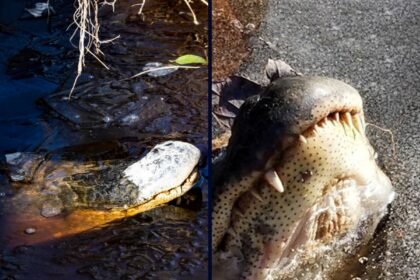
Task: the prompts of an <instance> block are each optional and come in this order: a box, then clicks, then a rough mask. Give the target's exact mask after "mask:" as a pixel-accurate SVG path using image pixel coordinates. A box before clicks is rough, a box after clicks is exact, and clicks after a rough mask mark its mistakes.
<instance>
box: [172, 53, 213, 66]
mask: <svg viewBox="0 0 420 280" xmlns="http://www.w3.org/2000/svg"><path fill="white" fill-rule="evenodd" d="M171 62H175V63H176V64H179V65H184V64H202V65H207V60H206V59H205V58H202V57H201V56H198V55H193V54H186V55H181V56H180V57H178V58H177V59H175V60H171Z"/></svg>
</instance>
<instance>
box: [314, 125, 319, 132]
mask: <svg viewBox="0 0 420 280" xmlns="http://www.w3.org/2000/svg"><path fill="white" fill-rule="evenodd" d="M318 129H319V126H318V124H315V125H314V129H313V132H314V133H315V134H318Z"/></svg>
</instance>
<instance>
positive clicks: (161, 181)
mask: <svg viewBox="0 0 420 280" xmlns="http://www.w3.org/2000/svg"><path fill="white" fill-rule="evenodd" d="M199 159H200V150H199V149H198V148H197V147H195V146H194V145H191V144H189V143H185V142H181V141H167V142H163V143H161V144H158V145H156V146H155V147H154V148H153V149H152V150H150V152H149V153H148V154H147V155H146V156H145V157H143V158H142V159H141V160H139V161H138V162H136V163H133V164H132V165H130V166H129V167H128V168H127V169H125V170H124V176H125V178H127V179H128V180H129V181H130V182H132V183H133V184H135V185H136V186H138V188H139V192H138V202H142V201H147V200H149V199H150V198H152V197H153V196H154V195H156V194H157V193H161V192H165V191H168V190H170V189H172V188H174V187H177V186H179V185H181V184H182V183H183V182H184V181H185V179H187V178H188V176H189V175H190V174H191V173H192V171H193V170H194V168H195V167H196V166H197V164H198V161H199Z"/></svg>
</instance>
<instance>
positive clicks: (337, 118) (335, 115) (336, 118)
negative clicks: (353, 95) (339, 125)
mask: <svg viewBox="0 0 420 280" xmlns="http://www.w3.org/2000/svg"><path fill="white" fill-rule="evenodd" d="M334 119H335V121H336V122H339V121H340V113H339V112H335V114H334Z"/></svg>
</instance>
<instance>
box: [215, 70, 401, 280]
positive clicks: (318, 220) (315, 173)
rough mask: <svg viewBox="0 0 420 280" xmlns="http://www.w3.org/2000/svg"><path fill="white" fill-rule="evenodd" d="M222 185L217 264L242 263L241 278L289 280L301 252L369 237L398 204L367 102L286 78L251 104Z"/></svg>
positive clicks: (218, 171) (239, 124)
mask: <svg viewBox="0 0 420 280" xmlns="http://www.w3.org/2000/svg"><path fill="white" fill-rule="evenodd" d="M213 183H214V187H215V191H214V200H213V201H214V205H213V213H212V222H213V224H212V227H213V235H212V247H213V252H215V254H214V256H216V258H215V259H216V262H217V258H218V257H217V256H219V257H220V254H221V253H225V254H228V255H230V256H231V257H232V256H233V257H235V258H237V259H238V263H239V267H238V270H239V272H238V275H240V278H241V279H272V278H275V279H285V278H287V277H289V276H290V275H293V272H292V273H291V272H290V271H292V270H293V269H294V267H293V264H292V263H293V262H292V261H291V260H292V259H293V258H295V256H297V253H296V252H297V251H298V250H300V251H305V250H307V254H306V255H310V254H309V252H311V251H316V247H320V246H317V245H320V244H327V243H328V242H335V241H337V240H340V239H343V238H344V237H349V236H350V234H351V233H355V232H363V233H365V235H368V234H370V233H371V232H372V231H373V229H374V228H375V227H376V224H377V222H378V221H379V219H380V218H381V217H382V216H383V215H384V213H385V210H384V209H385V207H386V205H387V204H388V203H390V201H392V198H393V191H392V186H391V184H390V182H389V180H388V178H387V177H386V176H385V175H384V174H383V173H382V171H381V170H380V169H379V168H378V166H377V164H376V162H375V159H374V151H373V149H372V147H371V146H370V144H369V141H368V140H367V138H366V136H365V133H364V118H363V110H362V100H361V98H360V95H359V94H358V93H357V91H356V90H355V89H354V88H352V87H350V86H349V85H347V84H345V83H343V82H340V81H337V80H333V79H327V78H320V77H292V78H291V77H289V78H281V79H277V80H276V81H274V82H273V83H272V84H271V85H270V86H269V87H268V88H267V90H266V91H265V92H264V93H263V94H261V96H257V97H254V98H252V99H250V100H248V101H247V102H246V103H245V104H244V105H243V107H242V108H241V111H240V113H239V115H238V117H237V118H236V119H235V124H234V126H233V129H232V137H231V139H230V142H229V146H228V149H227V153H226V156H225V158H224V159H223V160H222V161H221V162H219V163H217V164H215V166H214V177H213ZM362 210H363V211H362ZM366 221H370V222H369V223H368V224H369V225H366ZM362 223H363V224H364V227H365V228H369V230H365V229H363V230H361V229H360V227H361V224H362ZM218 254H219V255H218ZM304 256H305V254H303V255H301V256H300V257H299V259H298V260H297V261H295V262H294V263H296V262H299V263H300V264H304V263H305V261H304V260H303V259H305V257H304ZM286 274H287V275H289V276H286ZM233 278H235V277H233ZM233 278H232V279H233ZM226 279H227V277H226Z"/></svg>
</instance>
